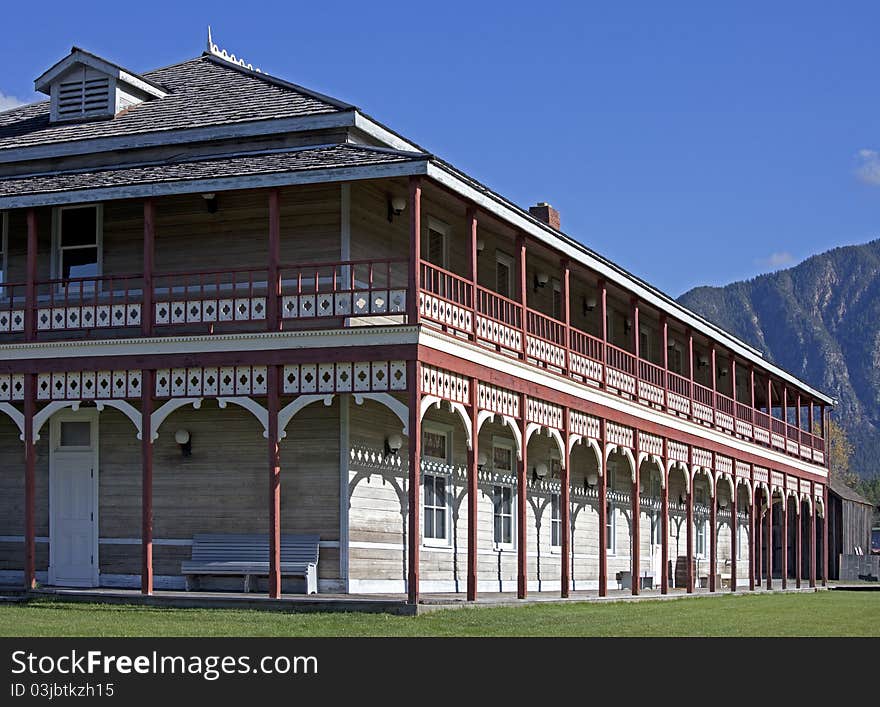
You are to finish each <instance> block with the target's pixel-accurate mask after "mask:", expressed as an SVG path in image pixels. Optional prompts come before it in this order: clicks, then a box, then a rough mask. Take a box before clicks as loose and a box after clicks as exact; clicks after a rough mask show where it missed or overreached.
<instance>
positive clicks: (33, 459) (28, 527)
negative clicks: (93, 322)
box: [24, 310, 37, 591]
mask: <svg viewBox="0 0 880 707" xmlns="http://www.w3.org/2000/svg"><path fill="white" fill-rule="evenodd" d="M34 311H36V310H34ZM36 407H37V376H36V375H35V374H33V373H28V374H26V375H25V377H24V588H25V590H27V591H30V590H31V589H33V588H34V587H36V586H37V577H36V534H35V529H34V506H35V497H36V491H35V489H34V479H35V477H36V466H37V449H36V446H35V445H34V415H35V414H36Z"/></svg>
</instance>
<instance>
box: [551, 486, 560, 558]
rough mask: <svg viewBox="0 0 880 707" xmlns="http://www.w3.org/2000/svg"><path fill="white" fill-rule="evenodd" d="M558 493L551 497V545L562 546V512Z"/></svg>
mask: <svg viewBox="0 0 880 707" xmlns="http://www.w3.org/2000/svg"><path fill="white" fill-rule="evenodd" d="M560 502H561V499H560V496H559V494H558V493H555V494H553V496H551V497H550V546H551V547H562V513H561V509H560Z"/></svg>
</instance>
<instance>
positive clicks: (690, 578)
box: [686, 359, 694, 594]
mask: <svg viewBox="0 0 880 707" xmlns="http://www.w3.org/2000/svg"><path fill="white" fill-rule="evenodd" d="M691 360H693V359H691ZM686 520H687V593H688V594H693V592H694V448H693V447H692V446H690V445H688V488H687V519H686Z"/></svg>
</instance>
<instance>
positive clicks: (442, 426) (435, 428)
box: [419, 420, 455, 548]
mask: <svg viewBox="0 0 880 707" xmlns="http://www.w3.org/2000/svg"><path fill="white" fill-rule="evenodd" d="M421 427H422V449H424V434H425V432H430V433H432V434H441V435H443V436H444V437H445V439H446V458H445V459H438V458H436V457H429V456H428V455H427V454H425V455H423V456H424V458H425V459H429V460H433V461H439V462H440V463H441V464H443V465H445V466H446V467H447V468H448V469H449V470H448V471H443V470H442V469H434V470H431V471H425V470H422V473H421V475H420V477H419V478H420V485H421V488H420V489H419V508H420V510H421V518H422V523H421V527H420V528H419V539H420V540H421V545H422V546H423V547H434V548H451V547H452V536H453V532H452V530H453V529H452V497H453V496H454V495H455V491H454V490H453V481H454V479H453V474H452V463H453V462H452V459H453V454H452V449H453V445H454V444H455V434H454V430H453V427H452V425H450V424H447V423H444V422H435V421H433V420H426V421H425V422H424V423H423V424H422V426H421ZM426 476H442V477H443V478H444V479H445V489H446V493H445V496H446V499H445V500H446V504H445V508H444V513H445V519H444V526H443V527H444V531H445V536H444V537H442V538H429V537H426V536H425V517H426V516H425V477H426ZM438 507H439V506H435V508H438Z"/></svg>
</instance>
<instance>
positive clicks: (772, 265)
mask: <svg viewBox="0 0 880 707" xmlns="http://www.w3.org/2000/svg"><path fill="white" fill-rule="evenodd" d="M755 263H756V264H757V265H758V266H759V267H762V268H769V269H771V270H780V269H781V268H786V267H788V266H789V265H792V264H793V263H794V256H793V255H792V254H791V253H789V252H788V251H785V250H783V251H780V252H778V253H770V255H768V256H767V257H766V258H759V259H758V260H756V261H755Z"/></svg>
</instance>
